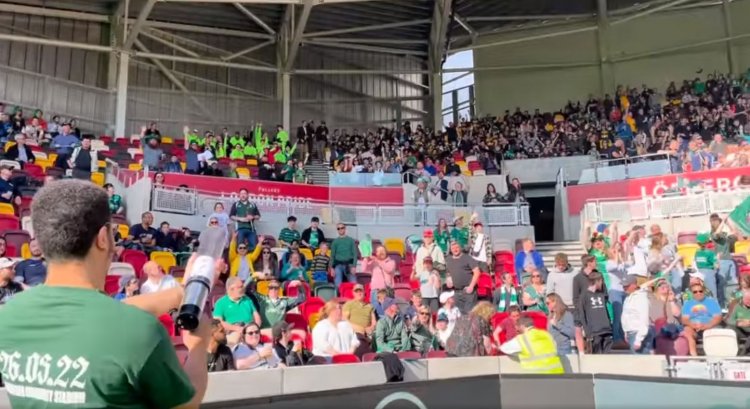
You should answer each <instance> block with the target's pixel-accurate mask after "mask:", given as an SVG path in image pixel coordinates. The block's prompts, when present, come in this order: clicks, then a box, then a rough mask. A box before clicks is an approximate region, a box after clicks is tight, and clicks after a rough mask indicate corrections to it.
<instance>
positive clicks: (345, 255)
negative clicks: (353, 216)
mask: <svg viewBox="0 0 750 409" xmlns="http://www.w3.org/2000/svg"><path fill="white" fill-rule="evenodd" d="M336 231H337V232H338V235H339V236H338V237H336V238H335V239H334V240H333V243H331V266H332V267H333V270H334V273H335V277H334V283H335V284H336V288H338V287H339V286H341V283H342V282H343V281H344V278H346V279H347V281H349V282H350V283H353V282H355V281H356V280H357V278H356V276H355V275H354V271H352V270H353V268H354V267H355V266H356V262H357V258H358V257H357V244H356V243H355V242H354V239H353V238H351V237H349V236H347V235H346V226H345V225H344V224H342V223H339V224H337V225H336Z"/></svg>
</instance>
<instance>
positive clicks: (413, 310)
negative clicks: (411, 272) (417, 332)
mask: <svg viewBox="0 0 750 409" xmlns="http://www.w3.org/2000/svg"><path fill="white" fill-rule="evenodd" d="M422 304H423V301H422V293H420V292H419V290H412V292H411V299H409V307H407V308H406V312H404V319H405V320H406V321H407V323H409V322H412V321H414V320H416V319H417V318H418V315H419V307H420V306H421V305H422Z"/></svg>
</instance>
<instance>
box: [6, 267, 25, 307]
mask: <svg viewBox="0 0 750 409" xmlns="http://www.w3.org/2000/svg"><path fill="white" fill-rule="evenodd" d="M14 264H15V262H14V261H13V260H12V259H11V258H9V257H2V258H0V306H2V305H3V304H5V303H7V302H8V301H10V299H11V298H13V296H14V295H16V294H18V293H20V292H21V291H23V286H22V285H21V284H18V283H17V282H15V281H13V275H14V273H13V265H14Z"/></svg>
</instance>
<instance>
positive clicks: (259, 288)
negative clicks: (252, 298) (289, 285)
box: [255, 280, 284, 297]
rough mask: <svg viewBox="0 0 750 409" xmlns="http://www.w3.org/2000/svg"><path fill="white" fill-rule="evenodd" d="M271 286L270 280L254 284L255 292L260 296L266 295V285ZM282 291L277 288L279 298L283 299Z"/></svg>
mask: <svg viewBox="0 0 750 409" xmlns="http://www.w3.org/2000/svg"><path fill="white" fill-rule="evenodd" d="M269 284H271V280H260V281H258V282H257V283H256V284H255V292H256V293H258V294H262V295H268V285H269ZM283 295H284V289H283V288H279V297H283Z"/></svg>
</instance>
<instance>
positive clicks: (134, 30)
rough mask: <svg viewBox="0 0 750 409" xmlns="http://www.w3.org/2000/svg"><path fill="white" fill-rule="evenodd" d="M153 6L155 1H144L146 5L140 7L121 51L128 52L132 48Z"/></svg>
mask: <svg viewBox="0 0 750 409" xmlns="http://www.w3.org/2000/svg"><path fill="white" fill-rule="evenodd" d="M155 4H156V0H146V4H144V5H143V6H142V7H141V12H140V13H139V14H138V18H137V19H136V20H135V23H133V25H132V26H131V27H130V30H129V32H128V36H127V38H126V39H125V44H123V45H122V48H123V49H125V50H129V49H131V48H132V47H133V43H134V42H135V40H136V39H137V38H138V34H139V33H140V31H141V30H142V29H143V27H144V26H145V25H146V20H147V19H148V15H149V14H151V10H153V8H154V5H155Z"/></svg>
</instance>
